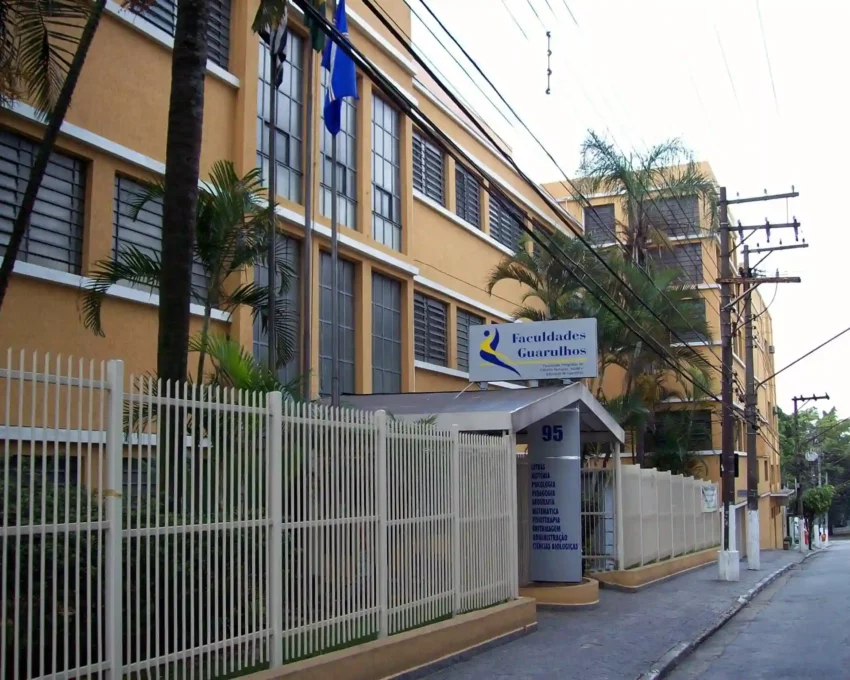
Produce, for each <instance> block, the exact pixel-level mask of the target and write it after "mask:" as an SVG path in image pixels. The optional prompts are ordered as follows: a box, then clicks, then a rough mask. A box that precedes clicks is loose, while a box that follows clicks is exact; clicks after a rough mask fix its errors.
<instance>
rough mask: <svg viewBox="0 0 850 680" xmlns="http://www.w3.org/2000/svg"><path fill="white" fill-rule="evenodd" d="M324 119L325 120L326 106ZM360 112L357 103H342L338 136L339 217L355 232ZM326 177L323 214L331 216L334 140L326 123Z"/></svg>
mask: <svg viewBox="0 0 850 680" xmlns="http://www.w3.org/2000/svg"><path fill="white" fill-rule="evenodd" d="M327 80H328V72H327V70H325V69H322V99H321V101H325V88H326V87H327ZM320 110H321V111H322V114H321V115H322V120H323V121H324V107H320ZM356 115H357V109H356V104H355V100H354V99H352V98H351V97H345V98H343V100H342V115H341V117H340V129H339V133H338V134H337V136H336V192H337V193H336V196H337V203H336V206H337V207H336V214H337V219H338V220H339V223H340V224H344V225H346V226H347V227H351V228H352V229H353V228H354V227H355V226H356V225H357V125H356V123H357V119H356ZM321 135H322V176H321V179H320V200H321V205H322V215H324V216H325V217H330V216H331V201H332V197H331V177H332V175H331V166H332V165H333V163H332V159H331V139H332V137H333V136H332V135H331V133H330V132H328V130H327V128H326V127H325V126H324V123H323V124H322V132H321Z"/></svg>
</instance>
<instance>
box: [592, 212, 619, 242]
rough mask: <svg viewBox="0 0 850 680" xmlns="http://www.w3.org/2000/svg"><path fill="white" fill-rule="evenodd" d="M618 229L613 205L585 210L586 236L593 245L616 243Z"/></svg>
mask: <svg viewBox="0 0 850 680" xmlns="http://www.w3.org/2000/svg"><path fill="white" fill-rule="evenodd" d="M616 229H617V225H616V223H615V221H614V204H613V203H606V204H605V205H595V206H593V207H592V208H585V209H584V235H585V236H586V237H587V238H588V239H589V240H590V241H591V243H610V242H611V241H616V240H617V237H616V233H617V231H616Z"/></svg>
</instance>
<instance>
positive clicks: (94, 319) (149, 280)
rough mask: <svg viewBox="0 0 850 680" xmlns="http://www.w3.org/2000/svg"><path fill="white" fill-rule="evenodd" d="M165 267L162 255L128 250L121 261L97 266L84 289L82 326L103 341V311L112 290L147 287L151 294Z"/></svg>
mask: <svg viewBox="0 0 850 680" xmlns="http://www.w3.org/2000/svg"><path fill="white" fill-rule="evenodd" d="M161 272H162V263H161V262H160V259H159V255H157V254H154V255H148V254H147V253H143V252H142V251H141V250H139V249H138V248H136V247H133V246H129V247H127V248H126V249H125V250H122V251H121V252H119V253H118V257H116V258H115V259H110V260H100V261H98V262H96V263H95V265H94V270H93V271H92V273H91V274H89V276H88V281H86V283H85V284H84V285H83V287H82V288H81V304H82V310H81V312H82V315H83V325H84V326H85V327H86V328H87V329H89V330H90V331H92V332H93V333H94V334H95V335H99V336H101V337H103V336H104V335H105V333H104V332H103V325H102V321H101V308H102V306H103V300H104V298H105V297H106V293H107V291H108V290H109V288H110V287H111V286H113V285H115V284H118V283H122V282H123V283H129V284H131V285H132V284H135V285H140V286H146V287H147V288H148V289H149V290H150V291H151V292H153V290H155V289H156V287H157V286H158V285H159V278H160V274H161Z"/></svg>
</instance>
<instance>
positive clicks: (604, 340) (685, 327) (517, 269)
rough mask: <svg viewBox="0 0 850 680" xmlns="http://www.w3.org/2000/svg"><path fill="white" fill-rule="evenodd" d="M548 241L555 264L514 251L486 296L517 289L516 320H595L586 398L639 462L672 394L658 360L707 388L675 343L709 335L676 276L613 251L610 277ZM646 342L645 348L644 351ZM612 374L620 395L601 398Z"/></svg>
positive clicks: (569, 245)
mask: <svg viewBox="0 0 850 680" xmlns="http://www.w3.org/2000/svg"><path fill="white" fill-rule="evenodd" d="M550 238H551V243H552V246H551V250H552V251H553V254H554V257H553V256H552V255H550V254H549V253H548V252H534V253H529V252H527V250H526V249H525V248H520V250H519V251H518V252H516V253H515V254H513V255H510V256H506V257H504V258H503V259H502V261H501V262H500V263H499V264H498V265H497V266H496V267H495V268H494V269H493V271H492V272H491V274H490V277H489V280H488V282H487V290H488V292H491V293H492V290H493V288H494V287H495V285H496V284H497V283H498V282H499V281H502V280H512V281H517V282H518V283H521V284H523V285H524V291H523V296H522V304H521V305H520V306H519V307H517V309H515V310H514V313H513V316H514V318H515V319H529V320H532V321H543V320H548V319H573V318H591V317H592V318H595V319H596V320H597V342H598V349H599V375H598V377H597V378H596V379H594V380H593V381H591V390H592V391H594V392H595V393H596V397H597V399H599V400H600V401H601V402H602V403H605V404H606V406H608V405H609V402H610V410H611V412H612V413H613V414H614V415H615V417H616V418H617V421H618V422H619V423H620V424H621V425H622V426H623V427H628V428H632V429H633V430H634V431H635V433H636V436H635V440H636V443H637V446H636V454H637V456H638V458H642V457H643V437H644V433H645V431H646V427H647V425H648V423H649V422H650V421H651V419H652V414H653V412H654V410H655V408H656V407H657V405H658V404H659V403H660V402H661V401H663V400H664V399H666V398H667V397H669V396H676V394H674V389H675V386H671V385H670V377H671V374H670V371H669V370H668V369H669V366H668V364H667V363H666V362H663V361H662V360H661V359H660V358H659V355H663V356H667V357H669V358H670V359H671V360H672V361H673V362H674V364H675V365H676V366H677V368H678V369H679V370H680V371H682V372H684V373H685V374H688V375H689V374H691V373H694V374H696V375H698V376H700V379H701V380H703V381H705V382H708V380H709V369H710V365H709V363H708V361H707V360H705V359H704V358H703V357H702V356H701V355H698V354H696V353H695V352H693V351H692V350H691V349H690V348H689V347H687V346H683V345H682V343H680V342H679V341H678V338H677V336H678V337H682V336H683V335H684V334H685V333H687V332H691V333H693V332H696V333H697V334H699V335H700V336H701V337H705V338H706V339H708V338H709V337H710V332H709V329H708V326H707V323H706V321H705V318H704V317H703V316H701V314H700V313H699V311H698V310H697V308H695V307H694V306H693V305H692V304H691V298H692V296H693V292H692V291H690V290H689V289H687V288H685V287H684V286H682V285H680V284H678V283H676V279H677V277H678V276H679V275H680V272H678V271H676V270H653V269H652V268H651V267H650V268H649V269H647V270H641V269H639V268H638V265H636V264H634V263H632V262H631V261H630V260H628V259H626V258H625V257H624V256H623V254H622V253H620V252H619V251H615V250H611V251H608V252H605V253H600V254H599V255H600V257H602V258H604V259H605V261H606V263H607V264H608V265H609V266H610V267H611V269H612V270H613V271H614V272H615V273H616V276H614V275H612V274H611V273H610V272H609V271H608V270H607V268H605V267H604V266H603V265H602V264H601V263H600V262H599V260H598V259H597V258H596V257H595V256H594V255H593V254H591V253H590V251H589V250H588V249H587V247H586V246H585V245H584V244H582V243H581V242H580V241H579V240H578V239H573V238H570V237H568V236H566V235H565V234H561V233H556V234H554V235H553V236H551V237H550ZM565 255H566V256H567V257H568V258H569V259H570V260H572V261H574V262H576V263H577V264H578V265H580V267H581V269H579V268H576V270H575V271H572V270H570V269H568V267H567V266H565V265H564V264H563V262H564V260H565V259H566V257H565ZM582 270H584V271H582ZM591 279H593V280H592V281H591ZM623 282H625V285H624V283H623ZM600 288H601V289H603V290H604V291H605V293H607V296H606V294H605V293H602V292H600V291H599V289H600ZM590 291H593V292H594V293H598V295H599V297H602V298H603V299H606V300H607V301H608V302H609V303H610V302H611V300H613V302H614V304H615V305H616V306H617V307H619V308H620V310H622V311H620V312H618V315H615V314H614V313H612V312H611V311H610V310H609V309H608V308H607V307H606V306H605V305H603V304H602V302H601V301H600V300H599V298H598V297H597V295H595V294H592V293H591V292H590ZM608 296H610V298H609V297H608ZM641 301H642V302H643V304H641ZM644 305H646V306H644ZM647 308H648V309H647ZM650 310H651V311H650ZM618 316H619V317H621V318H622V317H623V316H625V317H626V318H629V317H630V318H631V319H633V320H634V323H633V324H631V325H637V327H639V328H640V329H641V335H642V336H643V337H641V336H638V335H637V334H636V333H635V332H634V331H632V330H631V328H630V327H629V326H626V325H625V324H623V323H622V321H621V320H620V318H618ZM659 319H663V320H664V321H663V323H662V321H660V320H659ZM671 329H672V331H673V333H671ZM645 339H646V340H649V344H650V346H649V347H647V343H646V341H645ZM611 366H619V367H620V368H622V369H623V370H624V372H625V377H624V385H623V390H622V392H621V395H620V396H619V397H614V398H607V397H606V395H605V394H604V393H603V390H602V386H603V381H604V376H605V372H606V369H608V368H609V367H611ZM675 375H676V376H679V383H678V387H681V380H684V378H682V377H681V376H680V374H679V373H676V374H675ZM687 384H688V385H690V383H687Z"/></svg>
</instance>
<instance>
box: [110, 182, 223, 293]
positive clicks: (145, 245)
mask: <svg viewBox="0 0 850 680" xmlns="http://www.w3.org/2000/svg"><path fill="white" fill-rule="evenodd" d="M146 189H147V187H146V186H145V185H144V184H142V183H140V182H136V181H135V180H132V179H130V178H129V177H123V176H122V175H115V190H114V205H113V209H112V256H113V257H118V253H120V252H122V251H123V250H126V249H127V248H130V247H132V248H136V249H138V250H139V251H141V252H142V253H144V254H145V255H149V256H151V257H156V258H158V259H159V258H161V256H162V199H161V198H155V199H151V200H149V201H147V202H146V203H145V204H144V206H143V207H142V208H141V209H140V210H139V214H138V215H137V216H136V219H133V217H132V215H133V206H134V205H135V204H137V202H138V201H139V198H140V197H141V196H142V195H143V194H144V192H145V191H146ZM125 285H129V286H133V287H135V286H134V285H133V284H130V283H128V282H127V283H125ZM208 286H209V276H208V275H207V272H206V270H205V269H204V267H203V265H202V264H201V263H200V262H199V261H198V260H197V258H196V259H195V260H194V261H193V262H192V290H193V292H194V293H195V296H197V297H195V298H194V299H195V301H196V302H200V301H201V300H202V299H204V297H205V296H206V293H205V291H206V290H207V287H208ZM142 287H143V288H145V289H148V286H142Z"/></svg>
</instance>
